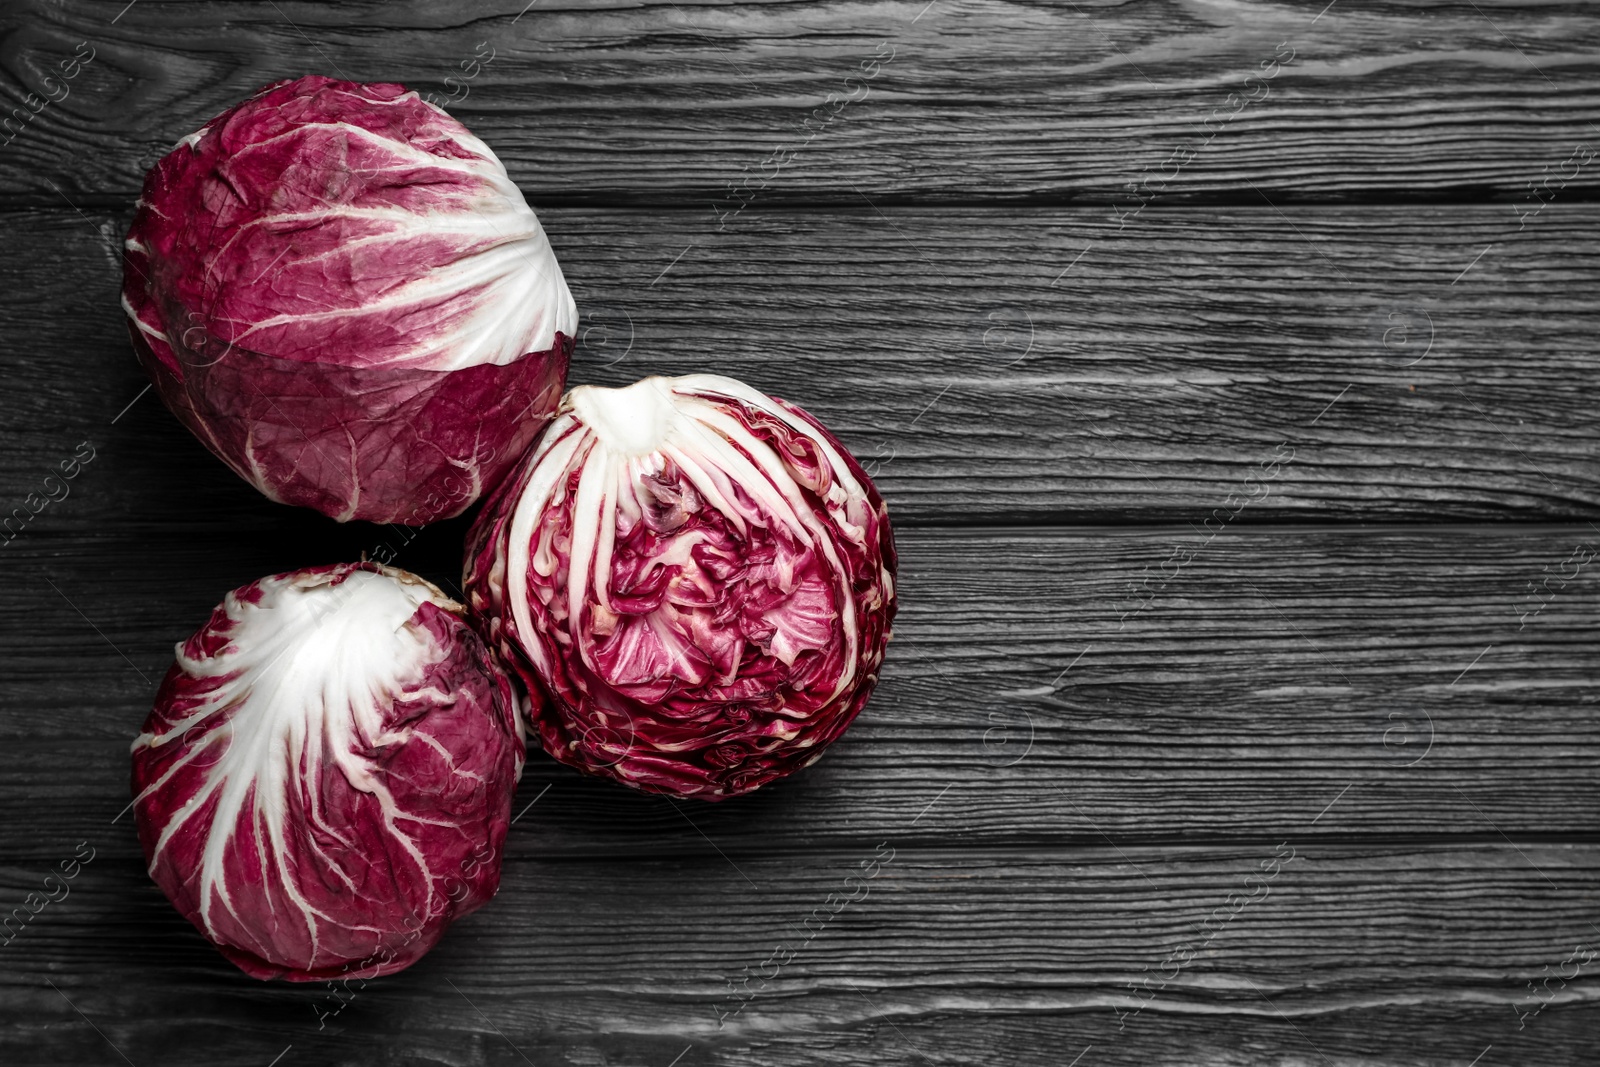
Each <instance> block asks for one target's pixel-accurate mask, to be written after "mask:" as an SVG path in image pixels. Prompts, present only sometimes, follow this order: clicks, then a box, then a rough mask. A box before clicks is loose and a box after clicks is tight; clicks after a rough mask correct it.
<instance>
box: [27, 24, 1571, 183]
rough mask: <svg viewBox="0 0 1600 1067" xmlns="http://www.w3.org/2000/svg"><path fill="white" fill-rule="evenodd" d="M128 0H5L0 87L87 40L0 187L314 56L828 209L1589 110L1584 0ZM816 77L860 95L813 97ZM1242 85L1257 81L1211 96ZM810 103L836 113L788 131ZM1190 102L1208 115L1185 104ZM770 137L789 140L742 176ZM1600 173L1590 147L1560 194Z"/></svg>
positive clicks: (528, 151)
mask: <svg viewBox="0 0 1600 1067" xmlns="http://www.w3.org/2000/svg"><path fill="white" fill-rule="evenodd" d="M123 6H124V5H123V4H121V3H118V2H115V0H106V2H97V3H86V2H77V3H71V4H64V5H63V4H57V3H51V2H49V0H25V2H20V3H13V4H10V5H8V6H7V10H6V15H5V21H4V30H3V32H4V33H5V42H6V43H5V61H4V68H5V73H6V79H5V85H4V90H3V92H4V97H5V102H6V106H7V107H8V108H9V107H12V106H22V105H23V101H24V94H25V93H27V92H33V93H35V94H37V95H39V96H44V95H47V94H51V93H52V92H53V93H54V94H55V95H58V96H59V94H60V89H59V88H53V83H47V82H45V81H44V80H43V79H44V78H45V77H46V76H47V75H48V74H49V72H51V71H52V70H53V69H55V68H56V67H57V66H58V64H59V62H60V60H61V58H62V57H64V56H67V55H70V54H72V52H73V50H74V48H75V46H76V45H77V43H78V42H79V41H84V40H87V41H89V42H91V43H92V45H93V47H94V48H95V49H96V57H95V59H94V62H93V63H92V64H91V65H90V66H89V67H87V68H85V69H84V70H83V72H82V73H81V74H80V76H79V77H78V78H77V79H76V80H75V81H74V82H73V83H72V85H71V86H70V87H69V95H67V96H66V97H65V98H63V99H61V100H60V102H59V103H54V104H50V105H48V106H46V107H45V108H44V110H42V111H41V112H40V113H39V114H38V116H37V117H36V118H34V119H33V120H32V121H31V122H30V123H29V124H28V126H27V127H26V128H25V130H24V131H23V133H22V135H20V136H18V137H17V138H16V140H15V142H14V143H12V144H10V145H9V146H7V147H6V148H5V150H4V151H3V152H0V191H5V192H13V193H26V194H28V195H29V196H32V197H34V198H37V199H40V200H43V199H49V200H51V201H54V200H55V198H56V195H57V194H56V192H55V190H53V189H52V188H51V184H50V183H52V182H53V183H54V184H55V185H56V186H59V187H60V188H62V189H64V190H66V191H67V192H69V193H73V194H81V193H108V192H116V193H119V194H121V195H124V196H125V195H129V194H131V193H132V192H134V191H135V190H137V188H138V185H139V181H140V178H141V175H142V172H143V170H144V168H145V167H147V166H148V165H149V164H150V162H152V161H153V160H154V159H155V158H157V157H158V156H159V155H160V154H161V153H162V152H163V151H165V149H166V148H167V147H168V146H170V145H171V144H172V143H173V142H174V141H176V140H177V139H178V138H179V137H181V136H183V135H185V134H187V133H189V132H191V131H193V130H194V129H196V128H198V127H199V126H200V125H201V124H203V123H204V122H206V121H207V120H209V119H210V118H211V117H212V116H214V115H215V114H217V113H218V112H220V111H221V110H223V109H224V108H226V107H228V106H230V105H232V104H233V103H235V102H237V101H238V100H241V99H243V98H244V97H246V96H247V95H249V94H250V93H251V92H253V91H254V90H255V89H256V88H258V87H259V86H261V85H263V84H265V83H268V82H271V81H275V80H278V79H281V78H285V77H298V76H300V75H302V74H306V73H310V72H317V73H323V74H330V75H337V76H342V77H349V78H352V79H355V80H358V81H401V82H404V83H406V84H409V85H411V86H413V87H415V88H417V89H419V90H421V91H433V92H438V93H441V94H449V93H454V94H455V95H456V96H457V97H458V98H459V103H457V104H455V105H452V109H453V111H454V112H455V113H456V114H457V115H458V116H459V117H460V118H462V119H463V120H464V121H465V122H466V123H467V124H468V125H469V126H471V127H472V128H473V129H474V130H475V131H476V132H477V133H478V134H479V135H480V136H482V137H483V138H484V139H485V140H486V141H487V142H488V143H489V144H490V145H492V146H493V147H494V148H495V149H496V151H497V152H499V153H500V155H501V156H502V157H503V158H504V159H505V160H506V162H507V164H508V166H509V167H510V170H511V172H512V175H513V177H514V178H516V179H517V181H518V182H519V183H521V184H522V185H523V186H524V187H525V188H527V189H528V190H529V191H530V192H532V193H533V194H534V195H535V196H536V197H537V198H540V199H549V198H552V197H559V198H562V199H569V200H584V201H589V202H603V203H607V204H616V203H620V202H624V201H631V202H639V203H667V202H675V203H692V204H693V205H694V206H695V207H696V209H697V210H707V206H708V205H709V203H710V202H711V201H712V200H714V199H717V198H720V197H724V196H727V195H728V189H727V183H731V182H739V181H741V180H742V179H743V178H744V177H745V175H746V174H747V173H748V174H751V175H754V176H755V177H756V178H758V179H761V184H760V188H759V191H758V193H757V195H758V197H759V199H761V200H764V201H769V202H770V201H776V202H783V203H800V202H805V203H818V202H821V203H835V204H836V203H839V202H841V201H849V200H853V199H854V193H853V192H852V186H853V185H854V186H860V187H862V188H865V189H868V190H870V191H872V192H873V193H875V195H878V196H882V197H885V198H890V199H917V200H935V199H937V200H952V199H953V200H965V201H970V200H973V199H982V200H990V199H994V198H997V197H1004V198H1012V199H1024V198H1028V199H1041V198H1048V199H1052V200H1081V199H1089V200H1094V201H1096V202H1099V203H1102V204H1109V203H1111V202H1113V201H1118V200H1121V201H1124V202H1126V199H1127V198H1128V196H1129V193H1128V190H1127V189H1126V188H1125V184H1126V183H1128V182H1137V181H1140V180H1141V176H1142V175H1145V174H1147V173H1148V174H1149V175H1152V176H1154V175H1157V174H1160V173H1162V170H1163V164H1164V163H1165V162H1166V161H1167V160H1169V159H1170V158H1171V156H1172V153H1173V152H1174V151H1190V150H1193V151H1194V152H1195V153H1196V154H1195V156H1194V158H1192V159H1190V160H1189V161H1188V162H1187V164H1185V165H1184V166H1183V167H1182V169H1181V173H1178V174H1176V175H1175V176H1174V177H1172V180H1170V181H1168V182H1166V183H1165V184H1164V185H1163V186H1161V187H1160V188H1161V192H1160V195H1161V196H1163V197H1166V198H1171V199H1190V200H1205V199H1216V198H1237V197H1239V196H1241V195H1243V196H1248V197H1249V198H1250V199H1251V200H1254V199H1255V197H1256V194H1255V192H1254V190H1253V188H1252V186H1259V187H1261V188H1262V189H1265V190H1267V191H1268V192H1271V193H1276V194H1282V195H1286V196H1298V197H1314V198H1318V199H1328V198H1340V197H1368V198H1371V197H1396V196H1398V197H1415V196H1418V195H1428V196H1435V197H1438V196H1456V197H1460V196H1486V195H1487V196H1496V197H1502V198H1506V199H1517V198H1520V197H1522V196H1525V195H1527V194H1526V188H1525V187H1526V184H1527V183H1528V182H1530V181H1534V182H1537V181H1540V180H1542V179H1543V178H1544V177H1545V176H1546V174H1547V173H1548V172H1546V171H1545V170H1544V168H1545V166H1546V165H1548V166H1550V167H1551V168H1552V169H1559V168H1558V164H1559V163H1560V161H1561V160H1563V159H1564V158H1566V157H1567V156H1568V154H1569V152H1570V151H1571V150H1572V148H1573V146H1574V145H1575V144H1578V143H1583V142H1590V141H1592V140H1593V139H1594V138H1595V137H1596V127H1595V126H1594V123H1596V122H1597V121H1600V102H1597V101H1600V97H1597V90H1600V64H1597V63H1596V60H1595V56H1594V53H1595V49H1596V46H1597V44H1600V20H1597V19H1596V18H1595V17H1594V13H1593V11H1592V9H1590V8H1589V7H1587V6H1585V5H1583V4H1580V3H1573V2H1566V3H1541V4H1525V3H1510V2H1504V0H1502V2H1489V0H1485V2H1483V3H1480V4H1476V5H1473V4H1467V5H1461V4H1445V3H1402V2H1385V3H1366V4H1359V5H1357V4H1350V3H1344V4H1340V5H1338V6H1336V7H1334V8H1333V9H1332V10H1330V11H1326V12H1324V13H1323V14H1322V15H1321V16H1319V15H1318V12H1317V10H1315V9H1316V8H1320V6H1321V5H1305V4H1288V3H1259V2H1257V3H1227V2H1220V0H1149V2H1139V3H1127V2H1121V0H1084V2H1083V3H1051V2H1043V3H1041V2H1020V0H1013V2H1004V3H979V2H975V0H937V2H936V3H934V4H932V5H931V6H930V5H928V4H926V3H925V2H924V0H900V2H892V3H890V2H874V3H863V2H859V0H840V2H830V3H825V4H811V5H796V4H783V3H771V2H768V3H727V4H724V3H685V4H678V3H671V4H664V5H643V6H641V5H636V4H624V3H610V2H601V3H594V4H589V3H585V4H581V5H573V4H562V3H550V2H548V0H547V2H544V3H540V4H538V5H536V6H533V7H532V8H531V9H529V10H525V11H524V4H523V2H522V0H471V2H467V3H455V4H451V5H449V6H448V7H442V6H440V5H437V4H430V3H426V2H423V0H407V2H397V3H384V4H374V3H356V4H337V5H335V4H322V3H312V2H309V0H293V2H291V0H283V2H281V3H275V4H262V3H236V2H230V3H207V4H195V3H175V2H168V3H159V2H154V0H144V2H142V3H140V4H138V6H137V9H136V10H134V11H130V12H128V13H127V14H126V15H122V16H121V17H117V16H118V12H119V10H120V9H121V8H122V7H123ZM519 12H524V13H523V14H521V15H520V16H519ZM114 18H115V22H113V19H114ZM480 44H482V45H484V46H486V48H492V49H494V56H495V58H494V59H493V60H492V61H491V62H490V63H489V65H488V66H487V67H481V64H480V69H479V70H478V71H477V74H476V77H474V78H472V79H470V80H468V81H466V82H464V83H462V84H461V85H459V86H458V85H446V84H445V79H446V78H447V77H450V76H452V75H455V76H458V77H460V76H462V75H463V73H464V72H463V66H462V65H463V63H469V62H473V56H474V55H477V54H483V55H487V54H488V52H487V51H486V50H485V49H484V48H480V47H479V46H480ZM880 44H881V45H883V46H884V48H885V49H892V50H893V52H892V54H893V59H892V60H891V61H890V62H889V63H888V64H887V65H886V66H880V67H879V68H878V69H877V72H876V77H873V78H871V79H869V80H867V81H849V82H847V81H846V79H847V78H852V77H854V78H857V79H859V78H860V77H861V75H862V69H861V65H862V63H863V62H864V61H869V60H871V58H872V57H873V56H874V55H887V54H889V53H888V52H887V51H880V50H879V45H880ZM1291 54H1292V55H1293V59H1292V61H1291V62H1289V63H1288V65H1287V66H1282V67H1281V69H1279V68H1276V67H1268V68H1266V69H1268V70H1274V69H1277V70H1279V72H1278V74H1277V76H1276V77H1275V78H1274V79H1273V80H1272V81H1271V82H1270V83H1248V84H1247V83H1246V81H1245V79H1246V78H1247V77H1249V76H1251V75H1260V74H1261V73H1262V72H1263V64H1264V63H1271V62H1273V61H1274V56H1278V55H1285V56H1287V55H1291ZM467 69H468V70H471V69H472V68H467ZM869 69H871V68H869ZM463 90H465V93H466V95H465V96H464V97H462V96H461V93H462V91H463ZM829 94H835V95H836V96H837V97H839V98H852V97H853V98H854V100H855V101H856V102H854V103H850V104H845V105H838V106H841V107H842V110H839V111H838V112H837V114H836V115H835V114H834V113H833V108H834V106H836V105H834V104H829V103H827V101H828V98H829ZM1231 94H1240V95H1239V96H1236V97H1233V98H1232V99H1230V96H1231ZM1246 94H1250V95H1254V96H1256V97H1257V99H1256V100H1255V101H1253V102H1249V103H1247V104H1244V105H1243V109H1242V110H1239V111H1238V113H1237V114H1236V115H1235V116H1234V117H1232V118H1227V119H1225V116H1227V115H1230V114H1233V111H1234V109H1235V108H1238V107H1240V106H1241V105H1240V104H1239V103H1238V102H1237V101H1238V100H1240V99H1243V97H1244V95H1246ZM823 106H827V107H828V111H827V112H826V114H828V115H829V116H830V117H829V118H828V119H827V120H826V121H824V120H823V119H822V118H821V117H820V115H819V117H817V118H813V119H811V120H810V125H809V126H808V125H806V123H807V117H808V116H809V115H811V114H812V112H813V111H814V109H817V108H819V107H823ZM1213 115H1215V116H1217V117H1216V118H1215V119H1213V120H1212V121H1213V127H1212V130H1213V132H1214V133H1215V136H1214V138H1213V137H1212V134H1211V133H1208V132H1207V131H1206V130H1205V129H1204V128H1203V127H1202V123H1203V122H1205V121H1206V120H1208V119H1209V118H1211V116H1213ZM813 134H814V135H815V136H813ZM780 147H788V148H790V149H794V150H797V152H798V154H797V156H796V157H795V158H794V159H793V161H792V162H791V163H790V164H789V165H788V166H786V167H784V168H783V169H782V170H781V171H779V172H777V173H776V174H775V175H773V176H772V177H771V178H770V179H765V178H762V175H763V174H771V173H772V170H771V165H770V164H769V165H768V168H767V170H766V171H764V170H763V163H764V162H765V161H766V160H768V158H769V156H770V155H771V153H772V152H774V151H775V150H777V149H779V148H780ZM1147 168H1148V169H1147ZM1595 188H1596V184H1595V177H1594V174H1593V172H1592V170H1591V171H1586V172H1584V173H1582V174H1580V175H1577V176H1576V177H1575V178H1574V180H1573V182H1572V183H1571V184H1570V185H1568V186H1567V188H1566V189H1565V190H1564V191H1563V192H1562V194H1561V195H1562V196H1578V195H1592V194H1593V192H1594V190H1595Z"/></svg>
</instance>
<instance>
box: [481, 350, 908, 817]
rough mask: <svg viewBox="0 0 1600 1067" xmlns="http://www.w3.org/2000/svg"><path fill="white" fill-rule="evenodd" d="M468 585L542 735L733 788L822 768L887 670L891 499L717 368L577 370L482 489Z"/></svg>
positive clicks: (732, 791) (674, 780) (660, 782)
mask: <svg viewBox="0 0 1600 1067" xmlns="http://www.w3.org/2000/svg"><path fill="white" fill-rule="evenodd" d="M465 581H466V589H467V593H468V600H469V602H470V604H471V607H472V609H473V612H474V617H475V619H476V620H477V621H478V624H479V626H480V627H481V628H482V629H483V631H484V633H485V636H486V637H487V638H488V639H489V640H490V642H491V643H492V644H493V645H495V646H496V647H497V648H498V649H499V650H500V652H501V654H502V656H503V657H504V658H505V660H506V661H507V662H508V663H510V664H511V665H512V666H513V667H514V668H515V669H516V671H517V673H518V674H519V676H520V677H521V678H522V680H523V682H524V683H525V684H526V686H527V687H528V689H529V691H530V692H531V694H532V695H533V696H534V698H535V699H534V701H533V704H534V711H533V713H532V729H533V730H534V731H535V732H537V734H538V737H539V740H540V741H541V742H542V744H543V745H544V748H545V751H547V752H548V753H550V755H552V756H554V757H555V758H556V759H558V760H561V761H562V762H564V763H568V764H571V765H572V766H574V767H578V768H580V769H582V770H585V771H588V772H591V773H594V774H601V775H607V776H610V777H612V778H614V779H616V780H617V781H620V782H622V783H623V784H625V785H629V786H632V787H634V788H636V789H641V790H644V791H646V792H652V793H666V794H670V795H675V796H685V797H689V796H692V797H699V798H702V799H706V800H720V799H723V798H726V797H730V796H735V795H738V794H741V793H748V792H749V791H751V790H753V789H756V788H758V787H759V786H761V785H764V784H765V783H767V782H770V781H773V780H774V779H776V778H780V777H782V776H783V775H786V774H789V773H791V772H793V771H795V770H797V769H799V768H801V767H804V766H807V765H808V764H810V763H812V762H814V761H815V760H816V759H817V758H818V757H819V756H821V754H822V750H823V749H824V748H825V747H826V746H827V745H828V744H829V743H831V742H832V741H834V740H835V739H837V738H838V737H839V735H840V734H842V733H843V732H844V730H845V727H847V726H848V725H849V724H850V722H851V720H853V719H854V718H855V716H856V714H857V713H858V712H860V710H861V708H862V706H863V705H864V704H865V703H866V700H867V697H868V696H869V695H870V693H871V692H872V688H873V686H874V685H875V684H876V682H877V678H878V669H879V665H880V664H881V663H882V661H883V654H884V648H885V645H886V643H887V642H888V640H889V636H890V624H891V622H892V621H893V618H894V612H895V592H894V582H895V550H894V537H893V534H892V532H891V530H890V526H889V517H888V512H887V510H886V509H885V507H884V504H883V500H882V498H880V497H879V495H878V492H877V490H876V489H875V488H874V487H873V485H872V483H871V481H870V480H868V478H867V476H866V473H865V472H864V471H862V469H861V467H860V465H859V464H858V463H857V462H856V461H855V459H854V458H853V457H851V455H850V454H849V453H848V452H847V451H846V450H845V448H844V446H843V445H841V444H840V443H839V442H838V441H837V440H835V439H834V437H833V435H832V434H830V433H829V432H828V431H827V430H826V429H824V428H823V427H822V426H821V424H820V423H818V422H817V421H816V420H815V419H814V418H812V417H811V416H810V415H808V414H806V413H805V412H804V411H802V410H801V409H799V408H798V407H795V406H794V405H793V404H788V403H785V402H784V401H782V400H778V399H776V398H773V397H768V396H765V395H763V394H762V393H760V392H758V391H756V390H754V389H752V388H750V387H749V386H747V385H744V384H742V383H740V382H737V381H734V380H733V379H731V378H724V377H720V376H718V375H711V374H696V375H689V376H687V377H682V378H647V379H645V380H643V381H641V382H638V383H636V384H634V385H631V386H628V387H627V388H625V389H600V388H596V387H593V386H580V387H578V388H576V389H573V390H572V391H571V392H570V393H569V394H568V395H567V397H566V398H565V399H564V400H563V401H562V404H561V407H560V409H559V411H558V412H557V415H556V418H555V421H554V422H552V423H551V424H550V426H549V428H548V429H547V430H546V432H545V435H544V437H543V438H541V440H540V442H539V444H538V445H537V446H536V447H535V449H534V451H533V452H532V453H530V455H529V456H528V458H527V459H526V460H525V461H524V463H523V465H522V466H521V467H520V468H519V469H518V470H517V472H516V473H514V474H513V475H512V476H511V477H509V478H508V479H507V480H506V482H505V483H504V485H502V486H501V488H500V489H499V490H498V491H497V492H496V493H495V494H494V496H493V497H491V498H490V501H489V502H488V503H487V504H486V505H485V507H484V510H483V512H482V513H481V514H480V515H479V517H478V519H477V521H476V522H475V523H474V526H473V529H472V532H471V533H470V534H469V538H468V556H467V567H466V579H465Z"/></svg>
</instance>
